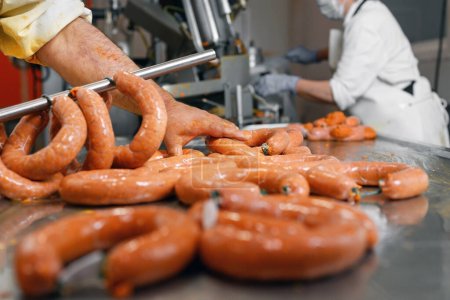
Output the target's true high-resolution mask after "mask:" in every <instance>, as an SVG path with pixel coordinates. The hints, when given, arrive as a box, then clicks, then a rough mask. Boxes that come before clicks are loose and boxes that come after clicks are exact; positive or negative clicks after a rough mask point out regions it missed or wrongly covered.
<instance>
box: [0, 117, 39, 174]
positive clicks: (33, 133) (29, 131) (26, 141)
mask: <svg viewBox="0 0 450 300" xmlns="http://www.w3.org/2000/svg"><path fill="white" fill-rule="evenodd" d="M47 124H48V113H47V112H42V113H35V114H30V115H26V116H24V117H22V118H21V119H20V121H19V123H17V125H16V127H15V128H14V130H13V132H12V133H11V135H10V137H9V139H8V140H7V141H6V143H5V145H4V149H3V152H2V159H3V161H4V163H5V164H6V165H10V164H12V165H14V164H15V163H16V162H15V159H16V157H17V154H16V153H17V152H18V151H21V152H22V153H25V154H26V153H29V152H30V151H31V148H32V147H33V144H34V143H35V141H36V138H37V137H38V135H39V133H41V132H42V130H44V128H45V127H46V126H47ZM6 162H8V163H6Z"/></svg>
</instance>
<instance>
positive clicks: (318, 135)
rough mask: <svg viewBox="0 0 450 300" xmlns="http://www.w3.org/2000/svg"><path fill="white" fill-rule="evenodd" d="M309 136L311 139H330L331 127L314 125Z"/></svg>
mask: <svg viewBox="0 0 450 300" xmlns="http://www.w3.org/2000/svg"><path fill="white" fill-rule="evenodd" d="M307 138H308V140H310V141H330V140H332V139H333V137H332V136H331V135H330V127H314V128H312V129H311V130H309V131H308V134H307Z"/></svg>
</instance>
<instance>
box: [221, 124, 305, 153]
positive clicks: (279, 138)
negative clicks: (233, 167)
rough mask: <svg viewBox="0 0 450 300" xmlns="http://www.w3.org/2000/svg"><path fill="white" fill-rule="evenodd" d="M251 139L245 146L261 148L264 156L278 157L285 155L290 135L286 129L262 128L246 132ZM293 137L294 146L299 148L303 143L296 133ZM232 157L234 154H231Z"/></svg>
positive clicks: (245, 142)
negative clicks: (299, 140)
mask: <svg viewBox="0 0 450 300" xmlns="http://www.w3.org/2000/svg"><path fill="white" fill-rule="evenodd" d="M245 132H246V133H247V134H248V135H249V136H250V138H249V139H247V140H246V141H244V144H246V145H247V146H250V147H261V151H262V153H263V154H264V155H278V154H281V153H283V151H284V150H285V149H286V148H287V147H288V146H289V143H290V135H289V133H288V132H287V131H286V130H285V129H284V128H282V129H280V128H275V129H270V128H262V129H257V130H251V131H245ZM292 135H293V145H292V147H294V146H298V145H300V144H301V143H302V142H303V136H302V137H301V138H302V141H301V142H300V143H299V144H297V143H298V136H297V134H296V133H292ZM223 154H226V153H223ZM230 154H231V155H232V154H234V153H230Z"/></svg>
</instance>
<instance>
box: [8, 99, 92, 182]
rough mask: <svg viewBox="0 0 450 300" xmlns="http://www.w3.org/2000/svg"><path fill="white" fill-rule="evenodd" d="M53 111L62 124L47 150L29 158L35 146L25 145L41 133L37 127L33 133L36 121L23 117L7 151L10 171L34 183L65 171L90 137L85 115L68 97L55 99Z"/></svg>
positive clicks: (12, 135)
mask: <svg viewBox="0 0 450 300" xmlns="http://www.w3.org/2000/svg"><path fill="white" fill-rule="evenodd" d="M52 112H53V114H55V116H56V117H57V118H58V120H59V122H60V123H61V129H60V130H59V131H58V134H57V135H56V136H55V138H54V139H53V140H52V141H51V142H50V144H49V145H48V146H47V147H45V148H43V149H41V150H39V151H37V152H35V153H34V154H31V155H27V154H28V152H29V150H30V149H29V148H30V147H31V145H30V146H27V147H24V145H25V144H27V139H29V138H30V137H31V135H35V136H34V137H31V139H33V141H34V139H35V138H36V135H37V133H38V131H39V130H37V129H36V128H35V129H32V130H31V132H30V131H29V130H28V129H27V128H30V127H32V126H33V124H34V122H35V121H34V120H35V119H34V117H30V118H31V119H30V118H23V119H22V120H23V122H22V121H21V122H19V124H18V125H17V127H16V129H15V130H14V132H13V133H12V134H11V137H10V138H9V139H8V142H7V143H6V144H5V147H4V149H3V154H2V159H3V160H4V162H5V165H6V166H7V167H8V168H9V169H11V170H13V171H14V172H16V173H18V174H19V175H21V176H23V177H26V178H29V179H32V180H44V179H47V178H49V177H51V176H52V175H53V174H55V173H58V172H60V171H61V170H63V169H64V168H65V167H66V166H67V165H69V164H70V163H71V161H72V160H74V159H75V157H76V156H77V154H78V152H79V151H80V150H81V148H82V147H83V145H84V142H85V140H86V136H87V128H86V121H85V119H84V117H83V114H82V113H81V111H80V109H79V107H78V106H77V105H76V104H75V102H73V100H72V99H70V98H69V97H67V96H58V97H56V98H55V99H54V101H53V107H52ZM28 122H31V123H28ZM42 124H43V123H42ZM30 133H31V135H30ZM16 137H17V138H16Z"/></svg>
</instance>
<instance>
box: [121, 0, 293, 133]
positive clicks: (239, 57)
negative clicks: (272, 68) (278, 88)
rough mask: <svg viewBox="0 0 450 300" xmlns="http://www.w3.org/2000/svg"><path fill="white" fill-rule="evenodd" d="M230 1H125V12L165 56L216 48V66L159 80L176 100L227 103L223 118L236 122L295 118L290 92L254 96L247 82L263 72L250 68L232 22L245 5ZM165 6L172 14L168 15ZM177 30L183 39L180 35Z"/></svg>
mask: <svg viewBox="0 0 450 300" xmlns="http://www.w3.org/2000/svg"><path fill="white" fill-rule="evenodd" d="M156 3H159V5H160V6H161V7H157V4H156ZM234 4H235V5H234V6H233V8H232V7H231V6H230V1H228V0H196V1H191V0H180V1H174V0H160V1H150V0H129V1H128V3H127V6H126V8H125V10H124V13H125V15H126V16H127V17H128V18H130V20H131V22H132V23H133V24H137V25H140V26H143V27H144V28H145V29H146V30H148V31H149V32H150V33H151V34H152V36H153V35H155V36H156V37H158V39H159V40H161V41H163V42H164V43H166V44H167V52H168V56H169V57H170V56H171V55H174V53H177V51H178V53H179V52H183V51H188V52H189V51H192V49H195V50H196V51H204V49H214V50H215V51H216V53H217V56H218V58H219V63H218V64H216V65H214V66H212V65H208V68H203V67H200V68H195V69H193V70H189V71H185V72H179V73H177V74H173V76H171V77H170V78H164V79H163V80H161V81H159V83H160V84H161V85H162V86H163V88H165V89H166V90H167V91H169V92H170V93H172V94H173V95H174V97H175V98H177V99H178V100H182V101H184V102H186V103H188V104H191V105H192V104H195V103H200V105H202V104H204V102H202V101H199V100H201V99H205V98H206V99H207V100H209V101H214V102H216V103H217V105H216V107H217V106H224V107H225V110H224V113H223V116H224V117H225V118H227V119H229V120H231V121H233V122H235V123H236V124H238V125H239V126H244V125H247V124H252V123H255V122H260V123H261V122H262V123H270V122H275V123H276V122H279V121H287V120H286V119H283V116H286V115H289V117H290V120H295V116H296V114H295V111H296V110H295V109H293V106H292V102H293V101H292V100H293V99H292V96H290V95H280V96H279V97H272V101H266V100H264V99H262V100H263V101H260V100H261V97H257V96H256V95H255V94H254V92H253V91H254V90H253V88H252V85H251V84H252V82H253V81H254V80H255V79H257V78H259V77H260V76H261V75H263V73H261V72H260V73H258V72H256V73H255V72H253V71H252V70H251V67H250V62H249V56H248V54H247V50H246V47H245V45H244V44H243V42H242V41H241V40H240V38H239V35H238V34H237V33H236V32H235V30H234V27H233V24H232V15H235V14H236V9H234V8H235V7H238V8H239V9H243V8H245V7H246V1H239V2H238V3H234ZM169 10H173V13H172V14H170V13H168V11H169ZM175 20H176V22H178V27H177V26H175V23H176V22H175ZM185 26H187V28H185ZM180 33H184V34H185V37H184V38H181V37H180ZM186 40H187V42H186ZM181 41H183V42H181ZM180 43H181V44H182V45H180ZM153 47H154V48H156V47H157V46H156V45H154V46H153ZM153 52H157V51H153ZM253 63H255V62H253ZM253 67H255V66H253ZM208 103H211V102H208ZM203 106H204V105H203ZM208 106H209V105H208ZM213 107H214V105H213ZM255 109H257V111H258V115H256V114H255Z"/></svg>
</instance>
